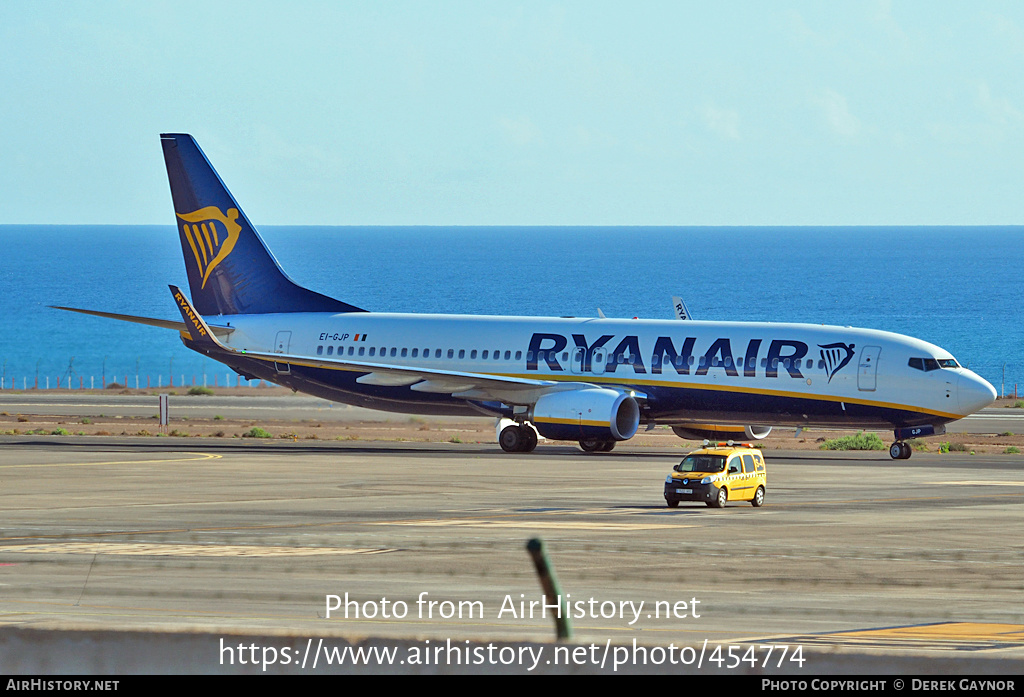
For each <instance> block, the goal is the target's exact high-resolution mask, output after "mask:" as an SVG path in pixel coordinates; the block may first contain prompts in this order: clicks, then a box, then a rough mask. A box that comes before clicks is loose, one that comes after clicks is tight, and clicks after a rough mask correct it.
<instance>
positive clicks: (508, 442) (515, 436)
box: [498, 426, 525, 453]
mask: <svg viewBox="0 0 1024 697" xmlns="http://www.w3.org/2000/svg"><path fill="white" fill-rule="evenodd" d="M523 436H524V434H523V430H522V429H521V428H520V427H519V426H506V427H505V428H503V429H501V434H500V435H499V436H498V445H500V446H501V449H502V450H504V451H505V452H506V453H519V452H522V451H523V445H524V443H523V441H524V440H525V439H524V438H523Z"/></svg>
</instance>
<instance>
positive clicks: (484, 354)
mask: <svg viewBox="0 0 1024 697" xmlns="http://www.w3.org/2000/svg"><path fill="white" fill-rule="evenodd" d="M489 353H490V352H489V351H484V352H483V353H482V354H480V359H481V360H484V361H486V360H487V356H488V355H489Z"/></svg>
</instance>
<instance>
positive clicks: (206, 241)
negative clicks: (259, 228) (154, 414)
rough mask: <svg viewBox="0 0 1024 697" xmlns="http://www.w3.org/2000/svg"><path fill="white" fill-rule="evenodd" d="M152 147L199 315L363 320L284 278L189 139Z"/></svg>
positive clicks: (175, 137) (173, 137)
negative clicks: (337, 315) (162, 167)
mask: <svg viewBox="0 0 1024 697" xmlns="http://www.w3.org/2000/svg"><path fill="white" fill-rule="evenodd" d="M160 143H161V145H162V146H163V149H164V162H165V163H166V165H167V178H168V179H169V180H170V183H171V198H172V199H173V200H174V213H175V215H176V218H177V220H176V223H177V227H178V235H179V236H180V237H181V251H182V253H183V254H184V255H185V268H186V270H187V271H188V285H189V289H190V290H191V291H192V303H193V304H194V306H195V309H196V310H198V311H199V313H200V314H203V315H240V314H264V313H270V312H364V310H361V309H359V308H358V307H354V306H352V305H349V304H347V303H343V302H341V301H340V300H335V299H334V298H329V297H327V296H326V295H321V294H320V293H316V292H314V291H311V290H308V289H306V288H303V287H302V286H299V285H297V284H296V283H295V282H294V281H292V280H291V279H290V278H288V276H287V275H286V274H285V273H284V271H283V270H282V269H281V267H280V266H279V265H278V263H277V260H276V259H274V255H273V254H271V253H270V250H268V249H267V246H266V245H265V244H264V243H263V240H262V239H260V236H259V234H258V233H257V232H256V228H254V227H253V226H252V224H251V223H250V222H249V219H248V218H246V217H245V213H243V212H242V209H241V208H239V206H238V204H237V203H235V199H234V198H233V197H232V196H231V192H229V191H228V189H227V187H226V186H224V182H222V181H221V180H220V177H219V176H217V172H216V171H215V170H214V169H213V166H212V165H211V164H210V161H209V160H207V159H206V155H204V154H203V151H202V150H200V149H199V145H198V144H196V141H195V139H194V138H192V136H190V135H187V134H184V133H164V134H161V135H160Z"/></svg>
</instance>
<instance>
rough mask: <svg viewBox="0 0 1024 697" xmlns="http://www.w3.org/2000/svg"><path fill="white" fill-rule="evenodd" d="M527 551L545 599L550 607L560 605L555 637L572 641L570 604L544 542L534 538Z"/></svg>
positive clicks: (527, 544) (528, 543)
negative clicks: (566, 599)
mask: <svg viewBox="0 0 1024 697" xmlns="http://www.w3.org/2000/svg"><path fill="white" fill-rule="evenodd" d="M526 549H527V551H528V552H529V553H530V556H531V557H532V558H533V565H534V567H536V569H537V576H539V577H540V586H541V588H543V589H544V597H545V600H546V603H547V604H548V605H558V608H559V612H558V615H556V617H555V635H556V637H557V638H558V639H559V640H560V641H561V640H569V639H572V622H570V621H569V604H568V603H566V602H565V600H563V599H562V589H561V588H560V587H559V585H558V577H557V576H555V570H554V568H552V566H551V563H550V562H549V561H548V554H547V550H546V549H545V547H544V540H542V539H540V538H539V537H534V538H533V539H532V540H530V541H529V542H527V543H526Z"/></svg>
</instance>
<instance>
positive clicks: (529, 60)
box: [0, 0, 1024, 225]
mask: <svg viewBox="0 0 1024 697" xmlns="http://www.w3.org/2000/svg"><path fill="white" fill-rule="evenodd" d="M0 68H2V69H0V123H2V124H3V127H4V133H3V137H2V138H0V224H2V223H116V224H148V223H166V224H170V223H171V222H172V215H171V205H170V195H169V193H168V191H167V183H166V177H165V173H164V170H163V163H162V158H161V154H160V147H159V139H158V134H159V133H160V132H161V131H175V132H177V131H182V132H189V133H192V134H193V135H194V136H195V137H196V138H197V140H198V141H199V143H200V145H201V146H202V147H203V149H204V150H205V151H206V153H207V155H208V156H209V157H210V159H211V160H212V161H213V163H214V165H215V166H216V167H217V169H218V171H219V172H220V173H221V176H222V177H223V178H224V179H225V181H226V182H227V184H228V186H229V188H231V190H232V191H233V193H234V194H235V196H236V198H237V199H238V200H239V202H240V203H241V205H242V206H243V207H244V208H245V210H246V212H247V213H248V215H249V217H250V219H252V221H253V222H254V223H256V225H287V224H324V225H392V224H396V225H888V224H894V225H916V224H926V225H935V224H938V225H984V224H1022V223H1024V204H1022V199H1024V88H1022V78H1021V76H1022V75H1024V3H1020V2H982V3H942V2H891V3H890V2H882V1H866V2H828V3H825V2H817V1H815V2H781V1H780V2H722V3H707V2H699V3H697V2H665V3H659V2H628V3H626V2H622V3H602V2H578V3H577V2H525V3H516V2H509V1H508V0H503V1H500V2H484V1H479V0H474V1H472V2H425V1H424V0H416V1H412V2H387V1H384V0H374V1H372V2H370V1H361V2H323V3H317V2H289V3H269V2H268V3H264V2H252V1H249V2H239V3H232V2H217V1H216V0H207V1H206V2H180V1H175V2H89V3H68V2H41V1H36V2H21V1H16V0H10V1H7V2H3V3H0Z"/></svg>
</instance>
